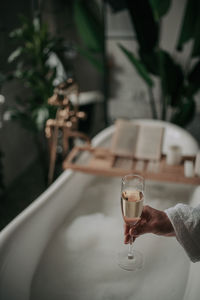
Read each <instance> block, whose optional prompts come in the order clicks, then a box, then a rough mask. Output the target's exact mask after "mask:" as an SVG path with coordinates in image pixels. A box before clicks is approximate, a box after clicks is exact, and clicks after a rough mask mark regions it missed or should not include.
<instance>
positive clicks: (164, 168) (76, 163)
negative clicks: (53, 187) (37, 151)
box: [63, 146, 200, 185]
mask: <svg viewBox="0 0 200 300" xmlns="http://www.w3.org/2000/svg"><path fill="white" fill-rule="evenodd" d="M80 154H81V155H80ZM81 158H82V159H81ZM186 159H187V160H192V161H194V159H195V157H193V156H187V157H186V156H185V157H183V159H182V164H180V165H177V166H169V165H167V164H166V157H165V156H164V155H162V157H161V160H160V161H158V162H156V163H154V167H153V168H152V169H153V170H152V169H150V168H149V167H150V162H149V161H148V160H143V161H142V166H141V163H140V162H141V161H139V160H136V159H133V158H130V157H125V156H117V155H114V154H112V152H110V150H109V149H105V148H98V147H96V148H93V147H91V146H82V147H79V146H76V147H74V148H73V149H72V151H71V152H70V154H69V155H68V156H67V158H66V159H65V160H64V162H63V168H64V169H72V170H76V171H80V172H84V173H90V174H96V175H104V176H121V177H122V176H124V175H126V174H129V173H137V174H140V175H142V176H144V178H145V179H150V180H156V181H169V182H176V183H188V184H194V185H199V184H200V177H197V176H194V177H190V178H189V177H185V176H184V165H183V163H184V160H186ZM151 164H152V163H151ZM141 167H142V168H141Z"/></svg>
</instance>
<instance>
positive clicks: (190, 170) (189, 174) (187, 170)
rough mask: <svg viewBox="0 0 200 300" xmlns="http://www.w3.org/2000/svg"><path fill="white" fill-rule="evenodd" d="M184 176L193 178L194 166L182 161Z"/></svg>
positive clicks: (189, 162) (191, 163) (190, 162)
mask: <svg viewBox="0 0 200 300" xmlns="http://www.w3.org/2000/svg"><path fill="white" fill-rule="evenodd" d="M184 175H185V177H193V176H194V164H193V162H192V161H191V160H185V161H184Z"/></svg>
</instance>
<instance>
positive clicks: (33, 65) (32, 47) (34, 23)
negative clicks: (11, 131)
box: [8, 16, 65, 176]
mask: <svg viewBox="0 0 200 300" xmlns="http://www.w3.org/2000/svg"><path fill="white" fill-rule="evenodd" d="M20 23H21V24H20V27H19V28H17V29H15V30H13V31H12V32H11V33H10V38H11V39H12V40H13V42H14V43H15V44H16V45H17V46H16V49H15V50H14V51H13V52H12V53H11V54H10V56H9V58H8V62H9V63H10V64H12V71H11V72H10V73H9V75H8V79H9V80H13V79H15V80H18V81H20V82H21V83H22V85H23V86H24V89H25V91H26V94H28V97H27V96H25V97H23V95H22V97H21V96H20V97H19V96H18V97H17V98H16V105H13V106H11V107H9V108H8V110H9V113H10V117H11V119H13V120H17V121H19V122H20V124H21V125H22V126H23V127H25V128H26V129H27V130H29V131H30V132H31V133H32V134H33V136H34V140H35V143H36V146H37V147H38V150H39V151H38V153H39V156H40V159H41V163H42V164H43V166H44V169H45V176H47V161H46V158H47V149H46V143H45V139H44V127H45V123H46V120H47V119H48V118H54V117H55V113H56V108H55V107H54V106H50V105H49V104H48V102H47V100H48V98H49V97H50V96H52V94H53V89H54V84H55V80H56V78H57V68H56V65H55V64H52V63H51V58H52V55H54V56H55V55H56V53H57V54H59V53H60V52H63V51H65V47H64V43H63V40H62V39H60V38H57V37H52V36H51V35H50V34H49V32H48V28H47V25H46V24H43V23H42V22H41V20H40V17H39V16H35V17H34V18H33V20H29V19H28V18H26V17H25V16H20ZM56 57H57V56H56ZM54 58H55V57H54ZM63 79H64V78H63Z"/></svg>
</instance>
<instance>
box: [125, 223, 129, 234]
mask: <svg viewBox="0 0 200 300" xmlns="http://www.w3.org/2000/svg"><path fill="white" fill-rule="evenodd" d="M129 230H130V226H129V225H128V224H126V223H124V234H125V235H126V234H128V233H129Z"/></svg>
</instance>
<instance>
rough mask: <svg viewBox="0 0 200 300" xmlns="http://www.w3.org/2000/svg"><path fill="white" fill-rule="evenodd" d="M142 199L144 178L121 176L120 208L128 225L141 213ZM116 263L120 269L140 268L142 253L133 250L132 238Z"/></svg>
mask: <svg viewBox="0 0 200 300" xmlns="http://www.w3.org/2000/svg"><path fill="white" fill-rule="evenodd" d="M143 201H144V178H143V177H141V176H139V175H135V174H130V175H126V176H125V177H123V178H122V184H121V210H122V216H123V218H124V221H125V223H126V224H127V225H129V226H130V227H132V226H134V225H135V224H136V223H137V222H138V221H139V220H140V216H141V214H142V208H143ZM118 263H119V266H120V267H121V268H122V269H125V270H129V271H134V270H137V269H141V267H142V264H143V259H142V254H141V253H140V252H138V251H135V250H133V240H132V238H131V239H130V243H129V250H128V253H127V251H123V252H120V253H119V256H118Z"/></svg>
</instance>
